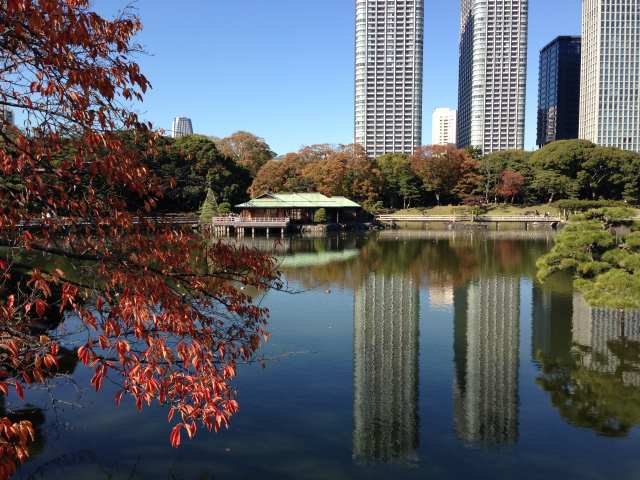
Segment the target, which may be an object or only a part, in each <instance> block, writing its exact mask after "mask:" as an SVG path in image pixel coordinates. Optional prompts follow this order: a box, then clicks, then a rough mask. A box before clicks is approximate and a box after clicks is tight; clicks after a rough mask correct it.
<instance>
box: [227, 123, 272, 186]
mask: <svg viewBox="0 0 640 480" xmlns="http://www.w3.org/2000/svg"><path fill="white" fill-rule="evenodd" d="M217 143H218V146H219V148H220V151H221V152H222V154H223V155H226V156H227V157H229V158H231V159H232V160H233V161H234V162H236V163H237V164H238V165H240V166H241V167H243V168H246V169H247V170H248V171H249V172H250V174H251V176H252V177H254V176H255V175H256V174H257V173H258V171H259V170H260V169H261V168H262V167H263V165H264V164H265V163H267V162H268V161H269V160H271V159H273V158H274V157H275V156H276V154H275V153H273V152H272V151H271V147H269V145H267V142H265V141H264V139H262V138H260V137H257V136H255V135H254V134H253V133H249V132H236V133H234V134H233V135H230V136H228V137H225V138H223V139H222V140H218V142H217Z"/></svg>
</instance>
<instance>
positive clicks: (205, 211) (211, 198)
mask: <svg viewBox="0 0 640 480" xmlns="http://www.w3.org/2000/svg"><path fill="white" fill-rule="evenodd" d="M216 213H218V202H217V201H216V196H215V194H214V193H213V190H211V188H208V189H207V198H205V199H204V202H202V206H201V207H200V223H203V224H210V223H211V220H212V219H213V217H214V216H215V215H216Z"/></svg>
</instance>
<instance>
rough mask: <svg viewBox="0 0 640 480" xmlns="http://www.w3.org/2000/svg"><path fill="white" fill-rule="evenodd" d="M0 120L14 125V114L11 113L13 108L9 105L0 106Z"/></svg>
mask: <svg viewBox="0 0 640 480" xmlns="http://www.w3.org/2000/svg"><path fill="white" fill-rule="evenodd" d="M0 122H1V123H5V124H9V125H15V123H16V120H15V115H14V114H13V110H11V108H9V107H3V106H0Z"/></svg>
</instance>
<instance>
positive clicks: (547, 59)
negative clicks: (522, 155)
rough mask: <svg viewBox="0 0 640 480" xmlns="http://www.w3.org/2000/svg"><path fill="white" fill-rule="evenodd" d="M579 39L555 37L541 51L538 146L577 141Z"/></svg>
mask: <svg viewBox="0 0 640 480" xmlns="http://www.w3.org/2000/svg"><path fill="white" fill-rule="evenodd" d="M580 44H581V40H580V37H569V36H561V37H557V38H556V39H555V40H553V41H552V42H551V43H549V44H548V45H547V46H545V47H544V48H543V49H542V50H540V74H539V77H538V136H537V144H538V146H539V147H542V146H544V145H546V144H547V143H549V142H554V141H556V140H564V139H569V138H578V121H579V109H580Z"/></svg>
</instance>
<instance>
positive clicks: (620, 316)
mask: <svg viewBox="0 0 640 480" xmlns="http://www.w3.org/2000/svg"><path fill="white" fill-rule="evenodd" d="M573 341H574V347H573V349H572V355H566V356H561V357H560V358H558V356H549V355H545V354H544V352H539V353H538V360H539V362H540V365H541V374H540V376H539V377H538V379H537V383H538V385H540V386H541V387H542V388H543V389H544V390H545V391H546V392H547V393H549V394H550V396H551V403H552V404H553V406H554V407H556V408H557V409H558V411H559V412H560V415H561V416H562V417H563V418H564V419H566V420H567V421H568V422H569V423H571V424H572V425H576V426H579V427H583V428H589V429H592V430H594V431H595V432H596V433H598V434H599V435H607V436H616V437H623V436H627V435H628V434H629V432H630V430H631V429H632V428H633V427H635V426H637V425H640V312H637V311H627V312H624V311H619V310H610V309H604V308H591V307H589V306H588V305H587V304H586V302H585V300H584V298H582V296H580V295H576V296H575V297H574V305H573Z"/></svg>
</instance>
